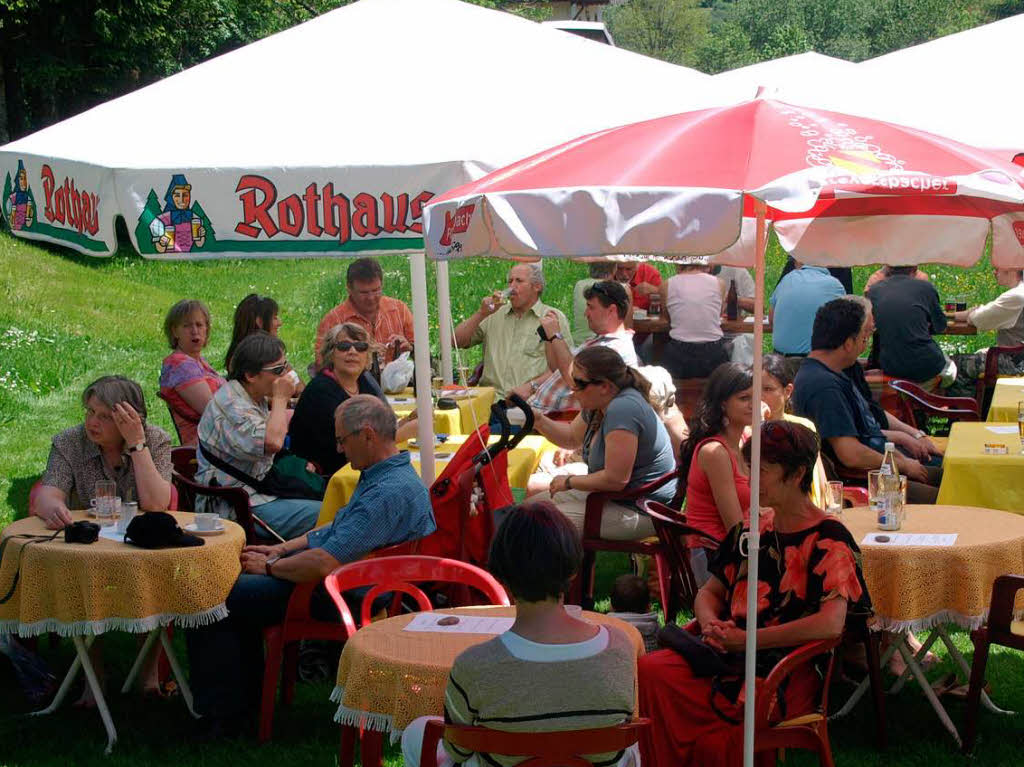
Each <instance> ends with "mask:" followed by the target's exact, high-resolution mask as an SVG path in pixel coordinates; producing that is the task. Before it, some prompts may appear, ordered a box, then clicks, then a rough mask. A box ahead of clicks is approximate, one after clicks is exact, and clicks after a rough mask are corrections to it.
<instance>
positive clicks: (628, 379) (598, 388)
mask: <svg viewBox="0 0 1024 767" xmlns="http://www.w3.org/2000/svg"><path fill="white" fill-rule="evenodd" d="M572 381H573V394H575V396H576V399H577V401H578V402H579V403H580V414H579V415H578V416H576V418H575V419H573V421H572V422H570V423H565V422H559V421H553V420H552V419H550V418H548V417H547V416H546V415H544V414H543V413H541V412H540V411H537V410H535V411H534V417H535V419H536V420H535V427H536V429H537V430H538V431H539V432H540V433H541V434H543V435H544V436H545V437H547V438H548V439H549V440H551V441H552V442H554V443H555V444H556V445H558V446H559V447H564V448H570V449H576V448H579V447H582V453H583V461H584V462H585V463H586V464H587V470H588V471H587V473H586V474H582V475H575V476H574V475H572V474H559V475H556V476H554V477H552V478H551V480H550V483H549V485H548V492H549V493H550V494H551V496H552V499H553V500H554V503H555V505H556V506H557V507H558V509H559V511H561V512H562V513H563V514H564V515H565V516H566V517H568V518H569V520H570V521H571V522H572V523H573V524H574V525H575V526H576V529H577V530H579V531H580V532H581V533H582V531H583V521H584V517H585V516H586V505H587V496H588V495H589V494H590V493H592V492H613V493H617V492H621V491H623V490H628V489H630V488H634V487H638V486H640V485H644V484H647V483H648V482H651V481H653V480H655V479H657V478H659V477H661V476H663V475H665V474H667V473H668V472H670V471H672V470H674V469H675V460H674V458H673V455H672V443H671V441H670V440H669V436H668V432H667V431H666V430H665V425H664V424H663V423H662V421H661V418H659V417H658V414H657V413H655V411H654V408H653V407H651V403H650V389H651V385H650V383H649V382H648V381H647V379H646V378H644V377H643V376H642V375H641V374H640V373H639V372H637V371H636V370H635V369H634V368H631V367H629V366H628V365H627V364H626V363H625V362H623V361H622V357H621V356H619V353H618V352H617V351H615V350H614V349H612V348H610V347H607V346H591V347H588V348H586V349H584V350H583V351H581V352H580V353H579V354H577V355H576V358H575V359H574V360H573V363H572ZM674 493H675V479H672V480H671V481H669V482H668V483H666V484H664V485H662V486H661V487H660V488H658V489H657V490H655V491H654V492H653V493H651V495H650V498H652V499H653V500H656V501H662V502H667V501H668V500H669V499H671V498H672V496H673V494H674ZM653 534H654V526H653V524H652V523H651V520H650V518H649V517H648V516H647V515H646V514H643V513H642V512H641V511H639V509H638V508H637V506H636V505H635V504H634V503H632V502H628V501H623V502H618V503H617V502H608V503H605V505H604V515H603V517H602V520H601V537H602V538H608V539H611V540H638V539H640V538H647V537H649V536H651V535H653Z"/></svg>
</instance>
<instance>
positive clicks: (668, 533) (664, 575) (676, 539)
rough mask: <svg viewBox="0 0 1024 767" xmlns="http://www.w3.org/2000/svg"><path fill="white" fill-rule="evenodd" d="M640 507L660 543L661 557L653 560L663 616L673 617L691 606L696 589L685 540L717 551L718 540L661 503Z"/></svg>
mask: <svg viewBox="0 0 1024 767" xmlns="http://www.w3.org/2000/svg"><path fill="white" fill-rule="evenodd" d="M640 507H641V508H642V509H643V510H644V511H645V512H647V515H648V516H649V517H650V518H651V521H652V522H654V530H655V532H657V534H658V540H659V541H661V546H662V556H661V557H659V558H658V559H657V564H658V585H659V586H660V587H661V595H662V602H664V603H665V605H666V610H665V615H666V616H672V617H674V616H675V614H676V613H677V612H678V611H679V610H680V609H681V608H686V609H687V610H689V609H691V608H692V607H693V600H694V597H696V596H697V591H698V589H699V588H700V586H699V585H698V583H697V579H696V578H695V577H694V575H693V569H692V568H691V567H690V547H689V546H688V545H687V539H688V538H689V537H690V536H696V537H697V538H701V539H703V540H704V541H705V542H706V546H705V548H708V549H717V548H718V547H719V545H721V541H719V540H717V539H716V538H713V537H712V536H710V535H708V534H707V533H704V532H702V531H700V530H698V529H697V528H695V527H690V526H689V525H688V524H686V515H685V514H683V513H682V512H681V511H676V510H675V509H673V508H672V507H670V506H666V505H665V504H664V503H659V502H658V501H643V502H642V503H641V504H640ZM666 620H668V618H667V617H666Z"/></svg>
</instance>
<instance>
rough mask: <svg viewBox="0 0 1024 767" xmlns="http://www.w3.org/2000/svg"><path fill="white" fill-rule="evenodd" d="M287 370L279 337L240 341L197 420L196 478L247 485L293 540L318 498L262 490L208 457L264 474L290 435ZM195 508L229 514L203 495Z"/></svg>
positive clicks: (273, 523)
mask: <svg viewBox="0 0 1024 767" xmlns="http://www.w3.org/2000/svg"><path fill="white" fill-rule="evenodd" d="M288 369H289V368H288V358H287V357H286V356H285V346H284V342H283V341H281V339H279V338H277V337H275V336H272V335H270V334H269V333H265V332H264V331H262V330H259V331H256V332H255V333H252V334H250V335H248V336H246V337H245V338H243V339H242V342H241V343H240V344H238V348H237V349H235V352H234V354H233V355H232V357H231V367H230V368H229V370H228V382H227V383H226V384H225V385H224V386H222V387H220V389H219V390H218V391H217V393H216V394H214V395H213V399H212V400H210V403H209V404H208V405H207V406H206V410H205V411H203V417H202V419H201V420H200V421H199V435H198V436H199V449H198V450H197V451H196V459H197V461H198V469H197V471H196V482H198V483H200V484H203V485H219V486H221V487H242V488H245V491H246V492H247V493H248V494H249V503H250V505H251V506H252V509H253V512H254V513H256V514H257V515H258V516H259V517H260V519H262V520H263V521H264V522H266V523H267V524H268V525H269V526H270V527H271V528H273V529H274V530H275V531H277V533H278V534H279V535H281V536H283V537H285V538H293V537H295V536H297V535H302V534H303V533H305V532H306V531H308V530H309V529H310V528H312V527H313V524H314V523H315V522H316V519H317V516H318V515H319V513H320V502H319V501H316V500H310V499H308V498H279V497H277V496H274V495H269V494H267V493H261V492H259V491H258V490H257V489H255V488H253V487H251V486H250V485H249V484H247V483H246V482H243V481H242V480H241V479H239V478H237V477H234V476H232V475H231V474H229V473H227V472H225V471H224V470H222V469H219V468H217V467H216V466H214V465H213V463H211V460H210V456H211V455H212V456H213V457H214V458H216V459H219V460H221V461H223V462H225V463H227V464H229V465H230V466H232V467H233V468H234V469H236V470H238V471H240V472H243V473H244V474H246V475H248V476H249V477H252V478H253V479H255V480H262V479H263V478H264V477H265V476H266V475H267V472H269V471H270V469H271V467H272V466H273V465H274V456H275V455H276V454H277V453H279V452H280V451H281V450H282V448H283V447H284V442H285V437H286V436H287V434H288V415H287V413H288V401H289V399H290V398H291V397H292V395H293V394H294V393H295V384H294V383H293V382H292V379H291V378H290V377H289V376H288V375H287V373H288ZM196 511H210V512H214V513H218V514H220V515H221V516H229V515H230V514H231V513H232V512H231V510H230V507H229V506H228V505H227V504H225V503H223V501H221V499H212V498H208V497H206V496H202V497H200V498H198V499H196Z"/></svg>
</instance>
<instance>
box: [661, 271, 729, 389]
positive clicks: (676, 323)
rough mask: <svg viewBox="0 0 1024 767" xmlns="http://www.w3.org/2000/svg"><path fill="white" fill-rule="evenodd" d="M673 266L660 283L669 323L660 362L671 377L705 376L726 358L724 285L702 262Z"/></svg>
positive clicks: (725, 360)
mask: <svg viewBox="0 0 1024 767" xmlns="http://www.w3.org/2000/svg"><path fill="white" fill-rule="evenodd" d="M677 269H678V274H676V275H674V276H673V277H670V278H669V279H668V281H667V282H665V283H663V284H662V286H661V304H662V306H663V307H665V311H667V312H668V317H669V322H670V324H671V327H670V329H669V331H668V335H669V341H668V344H666V346H665V350H664V352H663V353H662V365H664V366H665V368H666V369H667V370H668V372H670V373H671V374H672V377H673V378H707V377H708V376H709V375H711V371H712V370H714V369H715V368H716V367H718V366H719V365H721V364H722V363H723V362H728V361H729V345H728V344H727V343H726V340H725V338H724V336H723V333H722V302H723V299H724V298H725V293H726V290H727V286H726V285H725V284H724V283H722V282H721V281H719V279H718V278H717V277H713V276H712V275H711V269H710V267H708V266H707V265H706V264H680V265H679V266H678V267H677Z"/></svg>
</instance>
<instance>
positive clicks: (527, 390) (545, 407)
mask: <svg viewBox="0 0 1024 767" xmlns="http://www.w3.org/2000/svg"><path fill="white" fill-rule="evenodd" d="M583 297H584V299H586V302H587V308H586V311H585V312H584V316H585V317H586V319H587V324H588V325H589V326H590V329H591V331H593V333H594V336H593V337H592V338H590V339H588V340H586V341H584V342H583V343H582V344H580V345H579V346H578V347H577V348H575V349H572V348H571V347H570V346H569V344H568V343H567V341H566V339H564V338H557V339H555V340H553V341H551V343H550V344H549V346H550V353H551V355H552V356H553V357H554V359H555V362H556V369H555V370H554V371H553V372H552V371H545V372H544V373H542V374H541V375H539V376H536V377H535V378H532V379H531V380H529V381H527V382H526V383H524V384H522V385H520V386H517V387H516V388H515V389H513V392H515V393H516V394H518V395H519V396H520V397H522V398H523V399H525V400H527V402H529V404H530V406H531V407H534V408H536V409H537V410H540V411H542V412H545V413H547V412H551V411H553V410H566V409H567V408H572V407H576V406H577V405H576V400H575V399H574V397H573V380H572V374H571V370H572V361H573V358H574V357H575V356H576V355H577V354H579V352H580V351H582V350H583V349H586V348H588V347H591V346H608V347H611V348H612V349H614V350H615V351H617V352H618V353H619V356H621V357H622V360H623V362H625V363H626V364H627V365H629V366H630V367H637V366H638V365H639V362H638V361H637V356H636V349H635V348H634V346H633V332H632V331H630V330H627V329H626V326H625V325H624V322H625V319H626V313H627V312H628V311H629V294H628V293H626V288H625V287H623V286H622V285H621V284H620V283H618V282H615V281H613V280H602V281H601V282H595V283H594V284H593V285H591V286H590V287H589V288H586V289H585V290H584V291H583ZM541 326H542V327H543V328H544V330H545V331H546V332H547V334H548V337H549V338H550V337H551V336H553V335H554V334H555V333H557V327H556V321H555V320H554V319H549V318H547V317H545V318H544V319H543V320H541Z"/></svg>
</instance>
